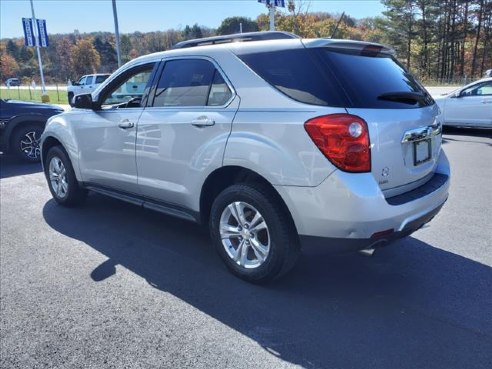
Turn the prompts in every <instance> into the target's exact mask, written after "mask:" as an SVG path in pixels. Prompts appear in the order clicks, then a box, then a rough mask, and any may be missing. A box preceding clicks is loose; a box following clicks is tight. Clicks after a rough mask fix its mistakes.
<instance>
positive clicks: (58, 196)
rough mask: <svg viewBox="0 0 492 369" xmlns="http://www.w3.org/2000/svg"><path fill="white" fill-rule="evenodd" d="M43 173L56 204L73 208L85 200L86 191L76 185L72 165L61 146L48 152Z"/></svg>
mask: <svg viewBox="0 0 492 369" xmlns="http://www.w3.org/2000/svg"><path fill="white" fill-rule="evenodd" d="M44 171H45V176H46V179H47V180H48V187H49V189H50V192H51V195H52V196H53V198H54V199H55V201H56V202H57V203H58V204H60V205H63V206H67V207H73V206H77V205H80V204H81V203H82V202H83V201H84V200H85V197H86V195H87V190H85V189H83V188H82V187H81V186H80V184H79V183H78V181H77V178H76V177H75V172H74V170H73V167H72V163H71V162H70V159H69V158H68V155H67V153H66V152H65V150H64V149H63V148H62V147H61V146H54V147H52V148H51V149H49V150H48V153H47V154H46V158H45V161H44Z"/></svg>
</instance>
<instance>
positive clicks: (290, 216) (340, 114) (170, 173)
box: [42, 32, 450, 283]
mask: <svg viewBox="0 0 492 369" xmlns="http://www.w3.org/2000/svg"><path fill="white" fill-rule="evenodd" d="M141 84H144V85H145V89H144V90H143V92H142V93H141V94H140V95H136V94H132V93H128V92H127V91H128V89H129V87H131V86H137V85H141ZM74 102H75V107H76V108H75V109H73V110H72V111H70V112H66V113H64V114H62V115H59V116H56V117H55V118H53V119H51V120H50V121H49V123H48V125H47V127H46V130H45V132H44V134H43V137H42V156H43V164H44V171H45V174H46V178H47V181H48V185H49V188H50V191H51V193H52V195H53V197H54V199H55V200H56V201H57V202H58V203H60V204H61V205H66V206H74V205H77V204H79V203H80V202H81V201H82V200H83V199H84V197H85V195H86V193H87V190H90V191H94V192H98V193H101V194H104V195H109V196H112V197H115V198H118V199H121V200H124V201H128V202H131V203H134V204H136V205H139V206H143V207H145V208H149V209H153V210H157V211H160V212H163V213H165V214H170V215H173V216H177V217H181V218H183V219H187V220H190V221H194V222H198V223H201V224H204V225H208V227H209V228H210V233H211V238H212V240H213V242H214V244H215V246H216V249H217V252H218V253H219V255H220V256H221V258H222V259H223V261H224V262H225V264H226V265H227V267H228V268H229V269H230V270H231V271H232V272H233V273H234V274H235V275H237V276H239V277H241V278H243V279H245V280H247V281H250V282H254V283H264V282H267V281H269V280H271V279H273V278H275V277H277V276H279V275H281V274H283V273H285V272H286V271H288V270H289V269H290V268H292V267H293V266H294V265H295V262H296V260H297V259H298V256H299V254H300V249H301V246H302V247H306V248H308V247H313V248H314V247H315V248H322V249H324V250H326V251H329V250H334V249H340V248H341V249H352V250H361V249H373V248H375V247H379V246H382V245H386V244H388V243H390V242H392V241H394V240H396V239H399V238H401V237H405V236H407V235H409V234H411V233H412V232H414V231H416V230H417V229H419V228H420V227H422V225H424V224H425V223H427V222H429V221H430V220H431V219H432V218H433V217H434V216H435V215H436V214H437V213H438V212H439V210H440V209H441V207H442V205H443V204H444V203H445V201H446V199H447V197H448V187H449V178H450V170H449V164H448V160H447V158H446V155H445V154H444V152H443V151H442V149H441V128H442V120H441V116H440V115H439V109H438V107H437V105H436V104H435V103H434V101H433V99H432V98H431V97H430V95H429V94H428V93H427V92H426V91H425V89H424V88H423V87H422V86H421V85H420V84H419V83H418V82H417V81H416V80H415V79H414V78H413V77H412V75H411V74H410V73H409V72H408V71H407V70H405V68H404V67H403V66H401V65H400V64H399V63H398V62H397V61H396V59H395V58H394V56H393V53H392V51H391V50H390V49H387V48H385V47H383V46H382V45H378V44H372V43H366V42H355V41H347V40H331V39H300V38H298V37H297V36H294V35H292V34H287V33H281V32H260V33H253V34H241V35H232V36H226V37H224V36H222V37H215V38H209V39H201V40H192V41H187V42H184V43H181V44H178V45H177V46H176V47H175V48H174V49H173V50H169V51H166V52H161V53H156V54H152V55H147V56H143V57H140V58H138V59H135V60H133V61H131V62H129V63H128V64H126V65H125V66H123V67H122V68H120V69H119V70H118V71H117V72H115V73H114V74H113V75H112V76H111V77H110V78H108V80H106V81H105V82H104V84H103V85H101V86H100V87H99V88H98V89H97V91H95V92H94V93H93V94H92V95H81V96H77V97H75V100H74ZM184 247H185V246H184Z"/></svg>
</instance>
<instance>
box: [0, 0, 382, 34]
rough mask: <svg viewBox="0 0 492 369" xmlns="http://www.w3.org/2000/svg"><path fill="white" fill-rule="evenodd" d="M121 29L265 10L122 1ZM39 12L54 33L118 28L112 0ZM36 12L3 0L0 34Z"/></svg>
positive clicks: (75, 1)
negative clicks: (114, 18) (114, 19)
mask: <svg viewBox="0 0 492 369" xmlns="http://www.w3.org/2000/svg"><path fill="white" fill-rule="evenodd" d="M304 3H305V4H307V5H309V9H310V10H311V11H326V12H330V13H342V12H343V11H345V12H346V14H348V15H350V16H352V17H355V18H363V17H367V16H375V15H379V14H381V12H382V11H383V10H384V7H383V5H382V4H381V3H380V1H375V0H358V1H355V0H354V1H350V0H348V1H347V0H346V1H335V0H318V1H314V0H312V1H307V0H305V1H304ZM117 7H118V19H119V26H120V32H121V33H129V32H134V31H141V32H148V31H164V30H167V29H170V28H175V29H181V28H184V27H185V26H186V25H187V24H189V25H193V24H195V23H198V24H199V25H204V26H208V27H210V28H216V27H218V26H219V25H220V23H221V21H222V19H224V18H226V17H231V16H246V17H250V18H253V19H254V18H256V17H257V16H258V15H259V14H261V13H265V12H266V9H265V6H264V5H263V4H259V3H258V2H257V0H235V1H234V0H232V1H231V0H215V1H209V0H179V1H178V0H175V1H171V0H150V1H149V0H117ZM34 8H35V11H36V17H37V18H41V19H46V21H47V29H48V32H49V33H69V32H72V31H73V30H75V29H78V30H79V31H80V32H92V31H110V32H113V31H114V25H113V13H112V12H113V10H112V9H113V8H112V1H111V0H84V1H81V0H34ZM30 16H31V6H30V1H29V0H0V38H10V37H21V36H22V34H23V33H22V23H21V18H22V17H30Z"/></svg>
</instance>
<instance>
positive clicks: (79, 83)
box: [77, 76, 85, 86]
mask: <svg viewBox="0 0 492 369" xmlns="http://www.w3.org/2000/svg"><path fill="white" fill-rule="evenodd" d="M77 84H78V85H81V86H82V85H85V76H84V77H82V78H80V79H79V80H78V81H77Z"/></svg>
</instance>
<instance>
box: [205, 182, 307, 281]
mask: <svg viewBox="0 0 492 369" xmlns="http://www.w3.org/2000/svg"><path fill="white" fill-rule="evenodd" d="M272 192H273V191H272V190H271V189H270V188H268V187H267V186H264V185H262V184H236V185H233V186H230V187H228V188H226V189H225V190H224V191H222V192H221V193H220V194H219V195H218V196H217V198H216V199H215V201H214V203H213V205H212V209H211V213H210V225H209V226H210V234H211V237H212V240H213V242H214V245H215V248H216V250H217V252H218V253H219V255H220V257H221V258H222V260H223V261H224V263H225V264H226V266H227V267H228V268H229V270H230V271H231V272H232V273H233V274H235V275H236V276H238V277H239V278H241V279H244V280H246V281H248V282H252V283H256V284H263V283H267V282H269V281H271V280H273V279H275V278H277V277H278V276H280V275H282V274H284V273H286V272H288V271H289V270H290V269H291V268H292V267H293V266H294V265H295V264H296V262H297V260H298V258H299V255H300V247H299V239H298V236H297V234H296V231H295V227H294V224H293V221H292V219H291V217H290V214H289V213H288V212H287V210H286V209H285V207H284V206H283V205H282V204H281V203H280V200H278V199H277V198H276V194H274V193H272Z"/></svg>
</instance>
